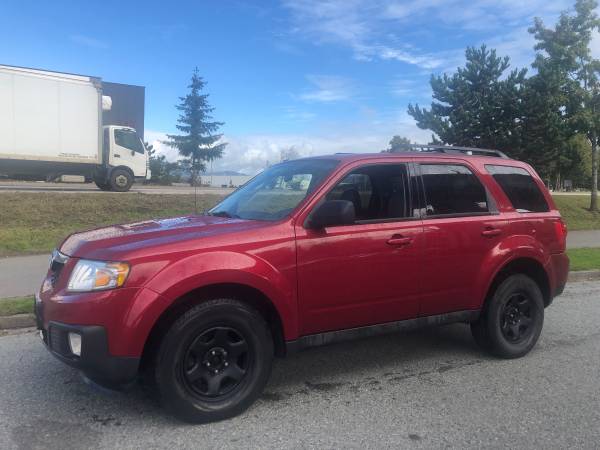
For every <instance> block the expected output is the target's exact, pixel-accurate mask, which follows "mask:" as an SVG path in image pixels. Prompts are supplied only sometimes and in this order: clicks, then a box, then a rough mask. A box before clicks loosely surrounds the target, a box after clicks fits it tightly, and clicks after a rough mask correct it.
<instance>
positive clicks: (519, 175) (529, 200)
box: [485, 165, 550, 213]
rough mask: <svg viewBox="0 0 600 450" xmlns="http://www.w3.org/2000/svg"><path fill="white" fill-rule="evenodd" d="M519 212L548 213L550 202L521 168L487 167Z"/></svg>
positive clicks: (529, 175)
mask: <svg viewBox="0 0 600 450" xmlns="http://www.w3.org/2000/svg"><path fill="white" fill-rule="evenodd" d="M485 169H486V170H487V171H488V173H489V174H490V175H492V177H493V178H494V180H496V182H497V183H498V184H499V185H500V187H501V188H502V190H503V191H504V193H505V194H506V196H507V197H508V199H509V200H510V202H511V203H512V205H513V208H515V209H516V210H517V211H518V212H521V213H528V212H548V211H550V208H549V207H548V202H546V198H545V197H544V194H543V193H542V191H541V190H540V188H539V186H538V184H537V183H536V182H535V180H534V179H533V177H532V176H531V174H530V173H529V172H527V171H526V170H525V169H523V168H521V167H512V166H494V165H486V166H485Z"/></svg>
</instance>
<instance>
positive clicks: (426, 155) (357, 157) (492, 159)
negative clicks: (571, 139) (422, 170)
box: [302, 152, 526, 166]
mask: <svg viewBox="0 0 600 450" xmlns="http://www.w3.org/2000/svg"><path fill="white" fill-rule="evenodd" d="M387 158H390V159H406V158H411V159H417V160H446V161H447V160H453V159H455V160H457V161H465V160H467V161H473V162H478V163H483V164H498V165H512V166H523V165H526V164H525V163H523V162H521V161H518V160H515V159H510V158H508V157H506V156H504V157H501V156H491V155H485V156H484V155H469V154H465V153H438V152H396V153H389V152H381V153H334V154H329V155H319V156H310V157H308V158H302V159H335V160H338V161H341V162H344V163H350V162H353V161H365V160H366V161H368V160H382V159H387Z"/></svg>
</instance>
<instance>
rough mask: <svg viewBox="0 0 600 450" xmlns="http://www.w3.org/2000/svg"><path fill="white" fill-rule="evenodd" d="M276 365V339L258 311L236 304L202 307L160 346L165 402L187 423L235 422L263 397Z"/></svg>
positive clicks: (159, 375)
mask: <svg viewBox="0 0 600 450" xmlns="http://www.w3.org/2000/svg"><path fill="white" fill-rule="evenodd" d="M272 359H273V340H272V337H271V333H270V331H269V328H268V326H267V324H266V322H265V320H264V319H263V318H262V316H261V315H260V314H259V313H258V312H257V311H255V310H254V309H252V308H250V307H248V306H246V305H245V304H244V303H241V302H239V301H237V300H232V299H219V300H210V301H207V302H205V303H201V304H200V305H197V306H195V307H193V308H191V309H190V310H188V311H187V312H186V313H184V314H183V315H182V316H181V317H180V318H179V319H177V321H175V323H174V324H173V325H172V327H171V329H170V330H169V331H168V332H167V334H166V335H165V337H164V339H163V341H162V343H161V345H160V349H159V352H158V357H157V361H156V367H155V374H156V385H157V388H158V392H159V396H160V399H161V402H162V403H163V405H164V407H165V408H166V409H167V410H168V411H169V412H170V413H172V414H173V415H174V416H176V417H178V418H180V419H181V420H184V421H186V422H192V423H205V422H213V421H216V420H222V419H226V418H229V417H233V416H235V415H237V414H240V413H241V412H243V411H244V410H245V409H247V408H248V407H249V406H250V405H251V404H252V403H253V402H254V401H255V400H256V399H257V398H258V396H259V395H260V394H261V392H262V390H263V388H264V386H265V385H266V383H267V381H268V379H269V375H270V373H271V363H272Z"/></svg>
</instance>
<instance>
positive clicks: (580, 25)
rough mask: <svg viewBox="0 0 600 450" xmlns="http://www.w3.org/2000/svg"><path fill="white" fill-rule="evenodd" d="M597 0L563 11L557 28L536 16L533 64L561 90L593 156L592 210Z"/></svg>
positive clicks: (582, 0)
mask: <svg viewBox="0 0 600 450" xmlns="http://www.w3.org/2000/svg"><path fill="white" fill-rule="evenodd" d="M597 6H598V3H597V2H596V1H595V0H577V2H576V3H575V12H574V14H569V13H568V12H563V13H562V14H561V16H560V18H559V19H558V22H557V23H556V25H555V27H554V29H551V28H546V27H545V26H544V24H543V22H542V21H541V20H540V19H536V20H535V23H534V26H533V27H532V28H531V29H530V32H531V33H532V34H533V35H534V36H535V39H536V40H537V44H536V46H535V49H536V50H537V51H538V53H537V55H536V59H535V62H534V64H533V66H534V67H535V68H536V69H537V70H538V71H539V73H540V76H541V77H545V79H546V80H549V81H547V83H548V84H552V85H553V86H554V87H555V89H556V90H557V91H558V94H557V99H558V110H557V111H555V112H554V115H558V114H560V115H561V116H562V117H563V120H564V121H565V123H566V124H567V126H568V128H569V131H570V132H571V134H572V135H575V134H576V133H580V134H583V135H585V136H586V137H587V139H588V140H589V143H590V148H591V156H592V158H591V159H592V183H591V184H592V196H591V200H590V210H591V211H598V159H599V155H598V152H599V150H598V146H599V145H600V60H597V59H594V58H592V56H591V53H590V42H591V39H592V32H593V31H594V30H597V29H599V28H600V19H599V18H598V16H597V15H596V13H595V12H594V10H595V9H596V7H597Z"/></svg>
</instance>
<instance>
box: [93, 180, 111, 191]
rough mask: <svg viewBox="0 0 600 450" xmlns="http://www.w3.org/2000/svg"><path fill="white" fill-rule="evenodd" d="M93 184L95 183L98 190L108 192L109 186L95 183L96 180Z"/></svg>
mask: <svg viewBox="0 0 600 450" xmlns="http://www.w3.org/2000/svg"><path fill="white" fill-rule="evenodd" d="M94 183H96V186H98V189H101V190H103V191H110V186H109V185H108V183H103V182H101V181H97V180H94Z"/></svg>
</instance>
